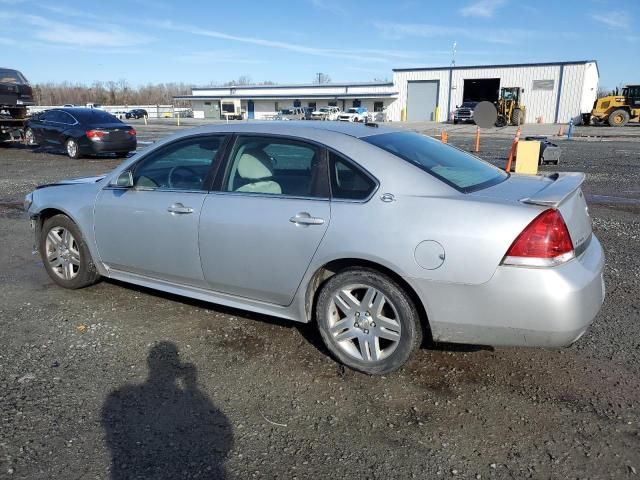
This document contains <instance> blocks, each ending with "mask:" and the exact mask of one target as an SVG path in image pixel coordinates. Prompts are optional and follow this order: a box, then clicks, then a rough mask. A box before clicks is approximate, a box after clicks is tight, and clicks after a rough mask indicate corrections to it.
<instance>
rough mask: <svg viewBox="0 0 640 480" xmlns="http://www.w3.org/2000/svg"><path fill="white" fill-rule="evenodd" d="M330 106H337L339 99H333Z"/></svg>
mask: <svg viewBox="0 0 640 480" xmlns="http://www.w3.org/2000/svg"><path fill="white" fill-rule="evenodd" d="M329 106H330V107H337V106H338V101H337V100H331V101H330V102H329Z"/></svg>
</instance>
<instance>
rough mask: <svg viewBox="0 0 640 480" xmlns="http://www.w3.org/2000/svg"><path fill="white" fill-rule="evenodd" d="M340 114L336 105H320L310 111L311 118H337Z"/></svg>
mask: <svg viewBox="0 0 640 480" xmlns="http://www.w3.org/2000/svg"><path fill="white" fill-rule="evenodd" d="M339 114H340V109H339V108H338V107H331V106H328V107H320V108H319V109H317V110H314V111H313V112H311V120H337V119H338V115H339Z"/></svg>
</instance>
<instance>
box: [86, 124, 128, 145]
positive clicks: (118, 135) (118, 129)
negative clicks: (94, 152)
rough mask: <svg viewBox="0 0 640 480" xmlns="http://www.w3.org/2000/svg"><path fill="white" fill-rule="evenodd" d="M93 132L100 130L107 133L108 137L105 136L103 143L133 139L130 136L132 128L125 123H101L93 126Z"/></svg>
mask: <svg viewBox="0 0 640 480" xmlns="http://www.w3.org/2000/svg"><path fill="white" fill-rule="evenodd" d="M91 130H100V131H102V132H105V133H106V135H105V136H104V138H103V141H116V140H126V139H129V138H131V135H130V134H129V130H131V127H130V126H129V125H126V124H124V123H99V124H95V125H92V128H91Z"/></svg>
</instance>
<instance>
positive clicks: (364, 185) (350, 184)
mask: <svg viewBox="0 0 640 480" xmlns="http://www.w3.org/2000/svg"><path fill="white" fill-rule="evenodd" d="M329 165H330V169H331V198H333V199H337V200H365V199H367V198H368V197H369V196H370V195H371V193H372V192H373V191H374V190H375V188H376V183H375V182H374V181H373V179H371V178H370V177H369V176H368V175H367V174H365V173H364V172H363V171H361V170H360V169H358V168H357V167H355V166H354V165H353V164H351V163H350V162H349V161H348V160H346V159H345V158H343V157H341V156H340V155H338V154H336V153H334V152H330V153H329Z"/></svg>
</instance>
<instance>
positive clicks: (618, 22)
mask: <svg viewBox="0 0 640 480" xmlns="http://www.w3.org/2000/svg"><path fill="white" fill-rule="evenodd" d="M591 18H593V19H594V20H596V21H597V22H600V23H602V24H603V25H606V26H607V27H609V28H611V29H620V28H622V29H625V30H626V29H628V28H629V27H630V26H631V19H630V17H629V14H628V13H627V12H623V11H620V10H618V11H614V12H607V13H594V14H592V15H591Z"/></svg>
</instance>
